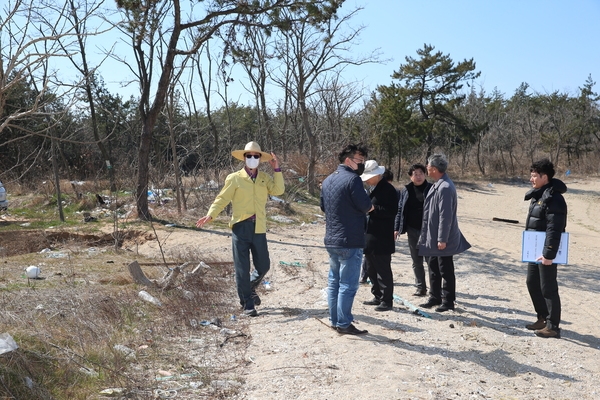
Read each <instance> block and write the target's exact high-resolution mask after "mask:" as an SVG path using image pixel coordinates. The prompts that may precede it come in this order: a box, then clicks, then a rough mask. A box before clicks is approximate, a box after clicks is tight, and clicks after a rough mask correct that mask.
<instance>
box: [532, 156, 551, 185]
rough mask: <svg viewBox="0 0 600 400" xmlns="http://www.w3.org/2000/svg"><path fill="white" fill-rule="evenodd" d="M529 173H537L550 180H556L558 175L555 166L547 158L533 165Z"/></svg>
mask: <svg viewBox="0 0 600 400" xmlns="http://www.w3.org/2000/svg"><path fill="white" fill-rule="evenodd" d="M529 172H537V173H538V174H540V175H548V180H550V179H552V178H554V174H555V173H556V171H554V164H552V162H551V161H550V160H548V159H547V158H543V159H541V160H539V161H536V162H534V163H533V164H531V168H530V169H529Z"/></svg>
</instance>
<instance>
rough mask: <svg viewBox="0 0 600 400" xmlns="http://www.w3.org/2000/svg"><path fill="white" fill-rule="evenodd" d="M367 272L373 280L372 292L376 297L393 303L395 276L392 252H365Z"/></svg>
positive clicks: (390, 303)
mask: <svg viewBox="0 0 600 400" xmlns="http://www.w3.org/2000/svg"><path fill="white" fill-rule="evenodd" d="M365 263H366V265H367V273H368V275H369V279H370V280H371V284H372V285H373V286H371V293H373V296H375V298H376V299H379V300H381V301H383V302H385V303H386V304H388V305H390V306H391V305H392V304H393V301H394V278H393V276H392V255H391V254H365Z"/></svg>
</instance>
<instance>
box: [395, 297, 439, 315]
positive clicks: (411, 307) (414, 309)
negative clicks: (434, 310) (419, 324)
mask: <svg viewBox="0 0 600 400" xmlns="http://www.w3.org/2000/svg"><path fill="white" fill-rule="evenodd" d="M394 301H395V302H396V303H401V304H404V305H405V306H406V307H408V309H409V310H411V311H412V312H413V313H414V314H417V315H420V316H422V317H425V318H431V315H429V314H427V313H426V312H424V311H422V310H420V309H418V308H417V307H416V306H415V305H414V304H412V303H411V302H410V301H408V300H404V299H403V298H402V297H400V296H398V295H396V294H395V295H394Z"/></svg>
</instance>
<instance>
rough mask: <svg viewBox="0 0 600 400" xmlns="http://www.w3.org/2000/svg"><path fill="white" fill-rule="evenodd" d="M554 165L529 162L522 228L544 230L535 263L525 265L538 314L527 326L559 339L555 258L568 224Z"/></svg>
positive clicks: (529, 287)
mask: <svg viewBox="0 0 600 400" xmlns="http://www.w3.org/2000/svg"><path fill="white" fill-rule="evenodd" d="M554 173H555V172H554V165H552V163H551V162H550V160H548V159H543V160H540V161H537V162H534V163H533V164H532V165H531V178H530V179H529V181H530V182H531V184H532V186H533V189H531V190H530V191H529V192H527V194H526V195H525V200H531V204H530V205H529V213H528V214H527V221H526V222H525V229H527V230H529V231H541V232H546V240H545V242H544V250H543V252H542V255H541V256H540V258H539V259H538V262H537V263H532V262H530V263H529V264H528V266H527V289H528V290H529V295H530V296H531V301H532V302H533V307H534V309H535V312H536V313H537V321H536V322H535V323H533V324H529V325H526V327H527V329H530V330H534V331H535V334H536V335H537V336H540V337H545V338H548V337H554V338H560V328H559V327H558V325H559V323H560V312H561V306H560V297H559V295H558V281H557V269H558V268H557V264H555V263H553V260H554V258H556V253H557V251H558V246H559V244H560V237H561V234H562V233H563V232H564V231H565V227H566V226H567V203H566V202H565V199H564V197H563V196H562V194H563V193H565V192H566V191H567V186H566V185H565V184H564V183H563V182H562V181H560V180H558V179H555V178H554Z"/></svg>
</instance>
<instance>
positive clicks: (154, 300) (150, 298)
mask: <svg viewBox="0 0 600 400" xmlns="http://www.w3.org/2000/svg"><path fill="white" fill-rule="evenodd" d="M138 296H140V298H141V299H142V300H146V301H147V302H149V303H152V304H156V305H157V306H159V307H160V306H162V303H161V302H160V300H158V299H157V298H156V297H154V296H152V295H151V294H150V293H148V292H146V291H145V290H140V292H139V293H138Z"/></svg>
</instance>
